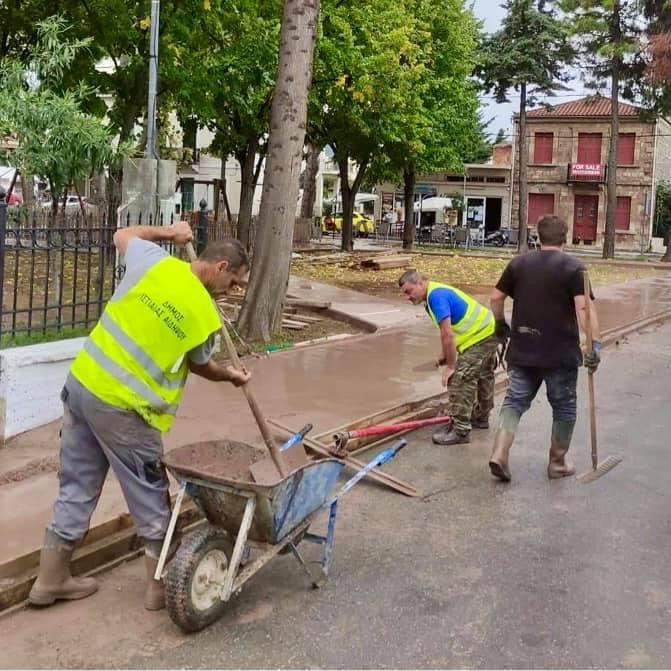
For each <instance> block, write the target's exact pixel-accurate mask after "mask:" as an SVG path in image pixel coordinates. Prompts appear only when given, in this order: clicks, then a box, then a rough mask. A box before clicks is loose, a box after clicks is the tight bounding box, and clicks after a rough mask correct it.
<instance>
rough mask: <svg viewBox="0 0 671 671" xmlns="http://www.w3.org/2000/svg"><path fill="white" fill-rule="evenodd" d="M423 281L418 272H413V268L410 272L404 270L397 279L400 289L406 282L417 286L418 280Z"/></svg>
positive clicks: (422, 276)
mask: <svg viewBox="0 0 671 671" xmlns="http://www.w3.org/2000/svg"><path fill="white" fill-rule="evenodd" d="M423 279H424V275H422V273H420V272H419V271H418V270H415V269H414V268H411V269H410V270H406V271H405V272H404V273H403V275H401V276H400V277H399V278H398V286H399V287H402V286H403V285H404V284H406V283H407V282H412V283H413V284H417V282H419V281H420V280H423Z"/></svg>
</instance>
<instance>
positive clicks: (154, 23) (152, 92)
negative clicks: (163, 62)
mask: <svg viewBox="0 0 671 671" xmlns="http://www.w3.org/2000/svg"><path fill="white" fill-rule="evenodd" d="M160 11H161V0H151V26H150V29H149V93H148V98H147V145H146V147H145V150H144V157H145V158H158V152H157V150H156V90H157V81H158V24H159V16H160Z"/></svg>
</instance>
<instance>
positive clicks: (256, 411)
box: [185, 242, 289, 477]
mask: <svg viewBox="0 0 671 671" xmlns="http://www.w3.org/2000/svg"><path fill="white" fill-rule="evenodd" d="M185 247H186V253H187V255H188V257H189V259H191V260H192V261H194V260H195V259H196V258H197V257H196V250H195V249H194V248H193V245H192V244H191V243H190V242H187V243H186V246H185ZM221 336H222V338H223V339H224V343H225V344H226V350H227V351H228V356H229V357H230V359H231V363H232V364H233V367H234V368H236V369H237V370H242V364H241V363H240V357H239V356H238V352H237V350H236V349H235V345H234V344H233V341H232V340H231V336H230V334H229V332H228V329H227V328H226V326H225V325H224V324H222V325H221ZM242 391H243V392H244V394H245V397H246V398H247V403H248V404H249V409H250V410H251V411H252V415H254V419H255V420H256V424H257V425H258V427H259V431H261V435H262V436H263V442H264V443H265V444H266V447H267V448H268V450H269V451H270V456H271V457H272V458H273V461H274V462H275V465H276V466H277V470H278V471H279V472H280V475H281V476H282V477H286V476H287V475H289V471H288V469H287V467H286V465H285V463H284V459H283V458H282V452H280V449H279V447H278V446H277V444H276V443H275V441H274V440H273V436H272V434H271V433H270V428H269V427H268V424H267V422H266V419H265V417H264V416H263V413H262V412H261V408H260V407H259V404H258V403H257V402H256V398H254V394H252V391H251V389H250V388H249V387H248V386H247V385H246V384H244V385H243V386H242Z"/></svg>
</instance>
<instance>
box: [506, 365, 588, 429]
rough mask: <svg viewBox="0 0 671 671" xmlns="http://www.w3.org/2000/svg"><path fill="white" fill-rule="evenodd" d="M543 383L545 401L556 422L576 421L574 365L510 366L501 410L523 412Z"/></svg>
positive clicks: (575, 370)
mask: <svg viewBox="0 0 671 671" xmlns="http://www.w3.org/2000/svg"><path fill="white" fill-rule="evenodd" d="M543 382H545V387H546V389H547V395H548V401H549V402H550V405H551V406H552V419H553V420H554V421H555V422H575V420H576V415H577V384H578V369H577V368H530V367H526V366H510V368H509V369H508V390H507V391H506V398H505V400H504V401H503V406H502V409H504V408H510V409H511V410H515V411H517V412H518V413H519V414H520V415H523V414H524V413H525V412H526V411H527V410H528V409H529V406H530V405H531V402H532V401H533V400H534V398H536V394H537V393H538V390H539V388H540V386H541V384H542V383H543Z"/></svg>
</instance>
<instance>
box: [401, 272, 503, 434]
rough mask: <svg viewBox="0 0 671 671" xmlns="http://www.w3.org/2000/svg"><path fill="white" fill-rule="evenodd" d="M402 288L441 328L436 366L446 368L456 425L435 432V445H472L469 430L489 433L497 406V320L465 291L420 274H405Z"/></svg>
mask: <svg viewBox="0 0 671 671" xmlns="http://www.w3.org/2000/svg"><path fill="white" fill-rule="evenodd" d="M398 285H399V287H400V288H401V291H403V293H404V294H405V296H406V297H407V298H408V300H410V301H411V302H412V303H414V304H415V305H419V304H421V303H424V304H425V306H426V311H427V313H428V315H429V317H430V318H431V320H432V321H433V323H434V324H435V325H436V326H437V327H438V328H439V329H440V342H441V347H442V350H441V354H440V357H439V360H438V362H437V365H438V366H444V370H443V385H444V386H445V387H448V386H449V390H450V396H449V414H450V415H451V416H452V418H453V422H452V425H451V426H450V427H449V430H448V431H440V432H438V433H435V434H434V436H433V442H434V443H436V444H438V445H458V444H460V443H469V442H470V432H471V427H474V428H476V429H488V428H489V413H490V412H491V410H492V408H493V407H494V371H495V370H496V347H497V340H496V338H495V336H494V327H495V323H494V316H493V315H492V313H491V311H490V310H489V309H487V308H486V307H484V306H483V305H480V303H478V302H477V301H476V300H475V299H473V298H471V297H470V296H469V295H468V294H465V293H464V292H463V291H460V290H459V289H456V288H454V287H451V286H449V285H448V284H441V283H439V282H431V281H429V279H428V277H426V276H425V275H422V274H421V273H419V272H417V271H416V270H408V271H406V272H405V273H403V275H401V277H400V278H399V280H398Z"/></svg>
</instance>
